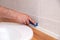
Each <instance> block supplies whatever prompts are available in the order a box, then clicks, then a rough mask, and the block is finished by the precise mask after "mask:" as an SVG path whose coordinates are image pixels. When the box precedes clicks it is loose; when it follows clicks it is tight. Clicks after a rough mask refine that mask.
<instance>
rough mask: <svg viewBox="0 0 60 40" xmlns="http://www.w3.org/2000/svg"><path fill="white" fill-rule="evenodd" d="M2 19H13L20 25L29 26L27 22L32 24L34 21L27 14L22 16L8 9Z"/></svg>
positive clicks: (20, 13)
mask: <svg viewBox="0 0 60 40" xmlns="http://www.w3.org/2000/svg"><path fill="white" fill-rule="evenodd" d="M2 17H4V18H8V19H14V20H15V21H16V22H18V23H21V24H28V25H29V20H30V21H31V22H32V23H34V20H32V19H31V17H30V16H28V15H27V14H24V13H22V12H18V11H15V10H11V9H8V12H7V13H4V14H3V16H2Z"/></svg>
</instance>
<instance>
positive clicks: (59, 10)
mask: <svg viewBox="0 0 60 40" xmlns="http://www.w3.org/2000/svg"><path fill="white" fill-rule="evenodd" d="M40 15H41V16H40V18H41V19H39V20H40V25H41V26H42V27H43V28H45V29H47V30H49V31H51V32H54V33H56V34H58V35H60V0H41V14H40Z"/></svg>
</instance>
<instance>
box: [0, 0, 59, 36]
mask: <svg viewBox="0 0 60 40" xmlns="http://www.w3.org/2000/svg"><path fill="white" fill-rule="evenodd" d="M0 5H3V6H6V7H8V8H12V9H16V10H18V11H23V12H26V13H27V14H29V15H31V16H33V17H34V18H36V19H38V22H39V24H40V26H39V27H38V28H39V29H40V27H42V28H44V29H46V30H48V31H50V32H53V33H55V34H56V35H60V0H0Z"/></svg>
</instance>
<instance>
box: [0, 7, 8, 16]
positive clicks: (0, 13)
mask: <svg viewBox="0 0 60 40" xmlns="http://www.w3.org/2000/svg"><path fill="white" fill-rule="evenodd" d="M6 13H8V8H6V7H3V6H0V16H4V15H6Z"/></svg>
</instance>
